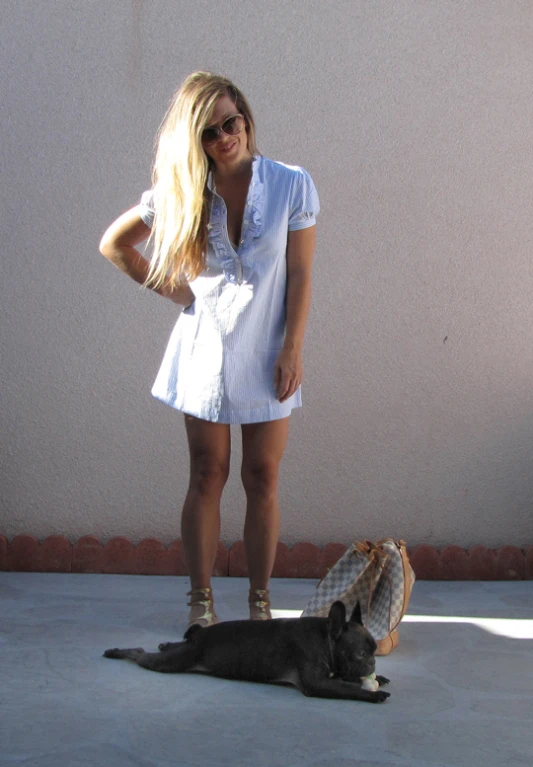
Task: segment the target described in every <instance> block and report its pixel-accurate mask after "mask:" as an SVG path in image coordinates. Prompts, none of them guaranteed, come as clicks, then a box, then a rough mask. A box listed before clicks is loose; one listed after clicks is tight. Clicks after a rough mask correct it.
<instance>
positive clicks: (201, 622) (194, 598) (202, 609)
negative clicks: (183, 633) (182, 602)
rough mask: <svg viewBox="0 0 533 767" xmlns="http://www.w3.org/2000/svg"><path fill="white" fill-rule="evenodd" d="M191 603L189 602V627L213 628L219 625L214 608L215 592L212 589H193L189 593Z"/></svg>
mask: <svg viewBox="0 0 533 767" xmlns="http://www.w3.org/2000/svg"><path fill="white" fill-rule="evenodd" d="M187 596H188V597H191V601H190V602H187V604H188V606H189V607H190V608H191V610H190V612H189V626H194V625H197V626H201V627H202V628H206V626H212V625H213V623H218V618H217V614H216V613H215V608H214V607H213V592H212V591H211V589H193V590H192V591H188V592H187Z"/></svg>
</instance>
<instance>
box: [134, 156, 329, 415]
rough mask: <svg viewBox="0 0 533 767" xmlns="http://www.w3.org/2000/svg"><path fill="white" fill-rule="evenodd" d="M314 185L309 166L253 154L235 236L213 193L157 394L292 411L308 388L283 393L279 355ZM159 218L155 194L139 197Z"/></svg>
mask: <svg viewBox="0 0 533 767" xmlns="http://www.w3.org/2000/svg"><path fill="white" fill-rule="evenodd" d="M318 211H319V202H318V195H317V192H316V189H315V187H314V184H313V181H312V179H311V177H310V176H309V174H308V173H307V172H306V171H305V170H303V169H302V168H299V167H296V166H289V165H284V164H282V163H280V162H274V161H273V160H268V159H266V158H265V157H262V156H260V155H257V156H255V157H254V159H253V165H252V179H251V182H250V187H249V189H248V196H247V200H246V206H245V212H244V216H243V222H242V232H241V240H240V242H239V243H238V246H237V247H235V246H234V245H233V244H232V243H231V242H230V240H229V237H228V230H227V225H226V221H227V217H226V205H225V203H224V201H223V199H222V198H221V197H220V196H219V195H217V194H216V193H215V195H214V197H213V206H212V212H211V220H210V230H209V245H208V251H207V254H206V265H205V268H204V270H203V272H202V273H201V274H200V276H199V277H197V278H196V279H195V280H193V281H191V283H190V287H191V289H192V291H193V293H194V295H195V300H194V302H193V303H192V305H191V306H189V307H188V308H186V309H184V310H183V311H182V313H181V314H180V317H179V319H178V321H177V323H176V325H175V327H174V330H173V332H172V335H171V337H170V340H169V343H168V346H167V350H166V352H165V356H164V358H163V362H162V364H161V368H160V370H159V373H158V375H157V378H156V381H155V383H154V386H153V388H152V394H153V395H154V397H156V398H157V399H159V400H161V401H162V402H165V403H166V404H168V405H170V406H171V407H173V408H176V409H177V410H180V411H182V412H183V413H187V414H189V415H193V416H196V417H197V418H202V419H204V420H206V421H213V422H216V423H227V424H232V423H239V424H245V423H259V422H262V421H274V420H276V419H278V418H285V417H286V416H288V415H289V414H290V412H291V410H292V409H293V408H296V407H300V406H301V404H302V398H301V391H300V389H298V391H296V392H295V393H294V394H293V396H292V397H290V398H289V399H288V400H286V401H285V402H283V403H280V402H279V401H278V400H277V399H276V392H275V389H274V363H275V360H276V357H277V356H278V354H279V352H280V350H281V348H282V346H283V340H284V336H285V325H286V308H285V292H286V282H287V269H286V251H287V235H288V232H292V231H295V230H297V229H305V228H306V227H309V226H313V225H314V224H315V216H316V215H317V213H318ZM141 217H142V219H143V221H144V222H145V223H146V224H147V225H148V226H151V225H152V224H153V220H154V195H153V193H152V192H151V191H148V192H145V193H144V194H143V196H142V198H141Z"/></svg>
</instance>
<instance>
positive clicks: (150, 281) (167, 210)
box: [146, 72, 256, 287]
mask: <svg viewBox="0 0 533 767" xmlns="http://www.w3.org/2000/svg"><path fill="white" fill-rule="evenodd" d="M226 95H227V96H229V97H230V98H231V99H232V100H233V102H234V103H235V106H236V107H237V109H238V110H239V112H240V113H241V114H242V115H243V116H244V118H245V120H246V132H247V134H248V149H249V151H250V153H251V154H252V155H254V154H255V152H256V145H255V124H254V120H253V117H252V112H251V110H250V106H249V104H248V102H247V101H246V98H245V97H244V95H243V94H242V93H241V91H240V90H239V89H238V88H237V87H236V86H235V85H233V83H232V82H231V80H228V79H227V78H225V77H220V76H218V75H214V74H212V73H211V72H193V74H191V75H189V77H187V79H186V80H185V81H184V82H183V84H182V86H181V87H180V89H179V90H178V92H177V93H176V95H175V96H174V98H173V99H172V102H171V104H170V107H169V109H168V111H167V114H166V116H165V119H164V120H163V123H162V124H161V128H160V129H159V134H158V142H157V151H156V157H155V162H154V169H153V189H154V197H155V218H154V223H153V227H152V233H151V235H150V241H151V243H152V245H153V256H152V259H151V263H150V270H149V272H148V277H147V280H146V284H147V285H149V286H150V287H162V286H163V285H168V284H175V283H180V282H181V283H182V282H184V281H188V280H193V279H194V278H195V277H198V275H199V274H200V272H201V271H202V269H203V268H204V261H205V252H206V249H207V232H208V229H207V225H208V223H209V211H210V199H211V192H210V191H209V189H208V187H207V178H208V174H209V170H210V167H211V164H212V160H210V158H209V157H208V156H207V155H206V153H205V152H204V150H203V147H202V131H203V130H204V128H205V127H206V125H208V124H209V119H210V117H211V113H212V111H213V107H214V105H215V102H216V101H217V99H218V98H220V96H226Z"/></svg>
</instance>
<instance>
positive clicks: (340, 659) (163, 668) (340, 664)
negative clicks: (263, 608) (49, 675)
mask: <svg viewBox="0 0 533 767" xmlns="http://www.w3.org/2000/svg"><path fill="white" fill-rule="evenodd" d="M184 639H185V641H184V642H167V643H164V644H160V645H159V649H160V651H161V652H155V653H148V652H145V651H144V650H143V649H142V648H135V649H130V650H119V649H118V648H115V649H112V650H106V651H105V653H104V655H105V657H106V658H125V659H128V660H133V661H135V663H137V664H138V665H139V666H142V667H143V668H146V669H149V670H150V671H160V672H163V673H168V674H172V673H180V672H183V671H197V672H203V673H205V674H211V675H212V676H218V677H222V678H224V679H239V680H243V681H248V682H266V683H282V682H286V683H290V684H293V685H295V686H296V687H298V689H299V690H301V691H302V692H303V693H304V695H309V696H312V697H315V698H344V699H347V700H366V701H369V702H370V703H382V702H383V701H384V700H386V699H387V698H388V697H389V693H388V692H385V691H384V690H376V692H372V691H369V690H364V689H362V687H361V681H362V677H366V676H368V675H370V674H372V673H374V668H375V664H376V662H375V659H374V653H375V651H376V643H375V641H374V639H373V638H372V636H371V634H370V633H369V632H368V631H367V630H366V629H365V628H364V626H363V624H362V621H361V610H360V607H359V604H357V605H356V607H355V609H354V611H353V613H352V615H351V617H350V620H349V621H348V622H346V609H345V607H344V605H343V603H342V602H335V603H334V604H333V605H332V607H331V610H330V612H329V616H328V617H327V618H278V619H275V620H269V621H249V620H242V621H227V622H225V623H217V624H215V625H214V626H209V627H208V628H201V627H200V626H196V625H195V626H191V627H190V628H189V629H188V630H187V631H186V633H185V637H184ZM376 679H377V681H378V683H379V684H380V685H384V684H387V683H388V681H389V680H388V679H386V678H385V677H383V676H378V677H376Z"/></svg>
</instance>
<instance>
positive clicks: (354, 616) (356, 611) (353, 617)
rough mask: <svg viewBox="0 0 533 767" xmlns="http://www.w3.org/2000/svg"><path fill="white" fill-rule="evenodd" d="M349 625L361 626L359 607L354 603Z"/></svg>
mask: <svg viewBox="0 0 533 767" xmlns="http://www.w3.org/2000/svg"><path fill="white" fill-rule="evenodd" d="M350 623H360V624H361V626H362V625H363V616H362V615H361V605H360V604H359V602H356V604H355V607H354V608H353V612H352V614H351V615H350Z"/></svg>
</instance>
